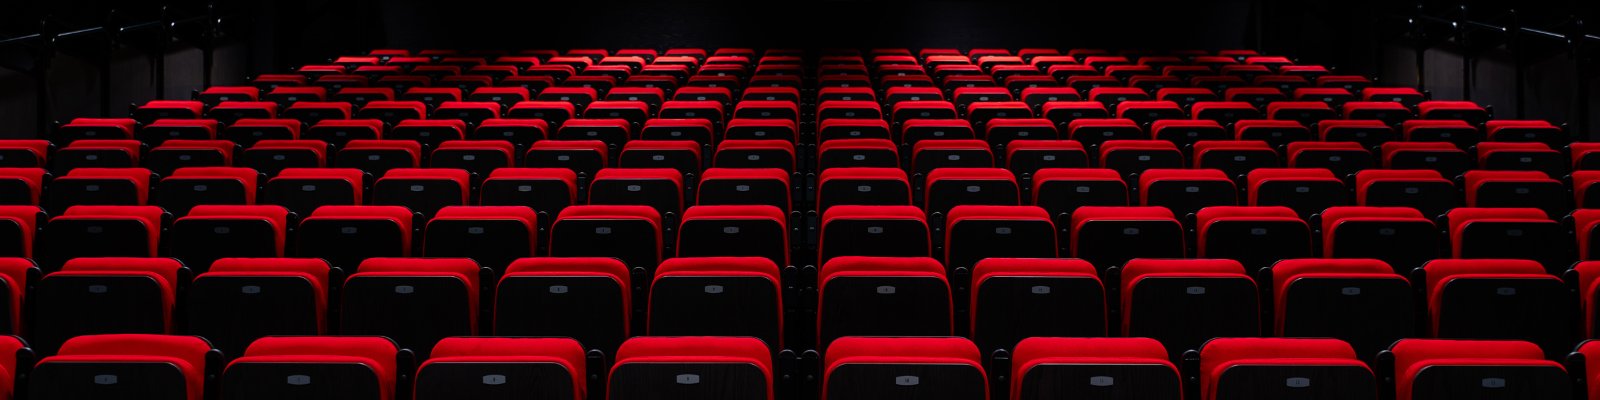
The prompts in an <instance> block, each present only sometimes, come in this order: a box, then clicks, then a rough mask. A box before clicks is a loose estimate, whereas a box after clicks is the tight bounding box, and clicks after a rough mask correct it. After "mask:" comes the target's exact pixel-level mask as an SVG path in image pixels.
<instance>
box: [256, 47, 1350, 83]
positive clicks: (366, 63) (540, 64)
mask: <svg viewBox="0 0 1600 400" xmlns="http://www.w3.org/2000/svg"><path fill="white" fill-rule="evenodd" d="M751 60H752V58H751V57H749V56H712V57H709V58H694V57H682V56H668V57H663V58H661V59H654V58H653V57H649V58H647V57H641V56H617V57H598V58H586V57H571V56H568V57H550V58H544V59H541V58H538V57H523V56H517V57H508V56H503V57H500V58H497V59H494V60H493V63H491V62H490V58H487V57H445V58H438V59H436V58H425V57H399V59H394V58H389V59H387V60H385V59H384V58H380V57H341V58H339V59H336V60H332V62H331V65H307V66H305V67H302V68H300V69H299V70H298V71H296V74H294V75H267V76H263V77H262V78H263V79H260V80H262V81H263V82H261V83H258V86H260V87H262V88H264V89H270V88H276V87H282V86H285V85H288V86H306V85H307V84H315V85H319V86H327V87H333V88H338V87H341V86H343V85H351V84H353V85H358V86H365V85H367V84H368V83H370V82H372V81H384V80H388V81H390V82H388V83H398V84H400V85H401V87H405V86H409V85H414V84H416V82H418V81H419V80H411V79H404V80H403V79H400V78H426V79H420V82H421V83H423V84H427V83H431V82H432V81H435V80H437V81H441V82H440V83H447V84H460V85H463V86H466V87H473V86H487V85H491V84H493V83H494V81H496V80H503V79H508V78H536V79H516V81H517V82H518V83H519V84H521V83H523V82H533V83H534V85H540V86H547V85H549V83H550V82H552V81H562V80H567V79H570V78H572V77H574V76H576V77H578V78H580V79H582V80H583V85H585V86H589V85H592V84H601V85H603V86H604V88H609V87H612V86H615V83H616V81H618V80H628V79H631V78H632V76H633V75H635V74H638V75H642V76H647V77H650V78H664V79H659V80H657V79H652V80H651V82H650V83H652V84H653V83H664V84H666V85H668V86H672V87H675V86H677V83H678V82H679V81H684V80H687V81H690V82H689V83H690V85H691V86H694V84H695V83H696V82H693V81H695V80H700V81H701V83H702V84H706V85H710V86H716V85H717V84H719V83H731V84H732V85H733V86H734V87H735V88H737V86H739V85H740V84H741V83H742V81H743V80H745V79H749V80H750V84H751V86H768V85H770V86H772V87H780V86H787V87H798V86H800V85H801V83H800V82H801V79H799V78H800V77H802V76H806V77H810V76H815V77H816V78H817V81H818V82H819V83H821V84H822V85H824V86H852V85H853V83H855V82H864V83H865V82H866V79H865V76H867V75H869V74H868V68H867V65H866V64H867V62H866V61H865V60H863V59H862V58H861V57H859V56H853V57H852V56H828V57H822V58H820V59H818V60H816V64H815V71H814V72H813V73H808V72H807V71H806V69H807V68H806V66H805V65H804V64H805V61H804V60H803V59H802V58H800V57H793V56H774V57H762V58H760V59H759V61H756V62H752V61H751ZM1137 60H1138V65H1134V62H1133V61H1131V60H1130V59H1129V58H1125V57H1110V56H1090V57H1085V58H1084V59H1083V63H1082V64H1081V65H1080V64H1079V61H1078V59H1077V58H1075V57H1073V56H1059V55H1047V56H1043V57H1039V58H1035V57H1033V56H1031V55H1030V56H1028V57H1021V56H1018V57H1013V56H997V55H985V56H979V57H973V58H971V59H964V58H963V57H959V56H931V57H930V58H928V59H926V60H921V61H919V60H917V59H916V58H914V57H911V56H904V55H889V56H874V57H873V58H872V63H871V64H872V65H871V67H872V74H871V75H872V76H874V77H877V78H879V79H881V80H885V81H887V80H890V79H893V78H922V81H924V82H928V84H927V86H931V81H928V80H927V76H928V75H932V76H934V77H938V78H940V79H944V80H947V81H948V80H950V78H952V77H955V78H967V79H970V78H974V77H978V78H984V79H989V80H988V83H989V85H991V86H992V85H993V83H994V81H995V80H1000V79H1005V80H1007V81H1010V80H1011V79H1013V78H1035V77H1038V78H1067V77H1073V76H1080V75H1096V76H1099V75H1102V73H1103V74H1104V76H1105V77H1107V78H1111V77H1115V78H1120V79H1123V80H1129V79H1131V78H1150V77H1152V76H1159V77H1161V78H1169V79H1176V78H1178V77H1183V78H1192V77H1194V76H1201V75H1217V74H1219V73H1220V74H1221V75H1223V76H1226V77H1228V78H1233V79H1235V80H1238V79H1239V77H1244V78H1257V77H1258V76H1261V75H1269V76H1270V75H1274V74H1281V77H1284V78H1296V79H1299V81H1300V83H1301V84H1306V83H1308V82H1307V81H1306V79H1318V80H1319V81H1321V80H1327V78H1336V79H1335V81H1337V82H1339V83H1341V84H1343V85H1346V87H1352V86H1353V87H1356V88H1363V87H1365V86H1366V85H1370V83H1371V82H1370V81H1368V80H1366V79H1365V78H1362V77H1355V76H1330V72H1329V70H1328V69H1326V68H1323V67H1321V66H1314V65H1311V66H1296V65H1292V64H1293V62H1292V61H1290V60H1288V59H1285V58H1281V57H1246V58H1243V61H1244V65H1239V62H1238V61H1237V60H1236V59H1234V58H1227V57H1194V58H1191V59H1189V60H1185V59H1183V58H1178V57H1142V58H1137ZM702 61H703V62H704V65H701V62H702ZM923 61H925V62H926V65H923V64H922V62H923ZM434 62H437V64H433V63H434ZM1191 62H1192V63H1193V64H1191ZM380 63H382V64H383V65H379V64H380ZM752 67H754V71H752V70H751V68H752ZM1046 71H1048V74H1046V73H1045V72H1046ZM580 73H581V74H582V75H579V74H580ZM691 75H692V76H691ZM1046 75H1048V76H1046ZM858 76H859V77H861V79H860V80H859V81H858V80H856V79H855V78H856V77H858ZM991 76H992V79H990V78H991ZM585 78H592V79H585ZM696 78H716V79H715V80H713V79H696ZM839 78H843V79H839ZM830 80H833V81H835V82H828V81H830ZM402 82H404V83H402ZM915 82H917V81H916V80H915V79H911V80H908V81H907V82H906V86H910V85H911V84H912V83H915ZM976 82H977V81H972V82H960V83H958V84H964V85H966V86H968V87H971V86H972V85H973V84H974V83H976ZM896 83H897V84H898V83H900V82H896ZM1051 83H1054V82H1051ZM1163 83H1164V82H1163ZM1274 83H1276V82H1274ZM604 88H602V90H604Z"/></svg>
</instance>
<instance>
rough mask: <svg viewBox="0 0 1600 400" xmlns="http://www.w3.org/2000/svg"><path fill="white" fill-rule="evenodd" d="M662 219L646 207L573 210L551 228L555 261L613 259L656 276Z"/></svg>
mask: <svg viewBox="0 0 1600 400" xmlns="http://www.w3.org/2000/svg"><path fill="white" fill-rule="evenodd" d="M662 227H663V225H662V221H661V215H660V214H659V213H658V212H656V210H655V209H654V208H650V207H645V206H596V205H588V206H572V207H567V208H566V209H564V210H561V213H560V214H559V215H557V216H556V220H555V223H554V224H553V225H551V227H550V256H551V257H612V258H616V259H618V260H622V262H623V263H625V264H626V265H627V267H628V269H629V270H635V269H643V270H644V271H646V272H650V273H654V271H655V268H656V264H659V263H660V262H661V258H662V257H663V256H662V247H661V243H662V240H663V238H662Z"/></svg>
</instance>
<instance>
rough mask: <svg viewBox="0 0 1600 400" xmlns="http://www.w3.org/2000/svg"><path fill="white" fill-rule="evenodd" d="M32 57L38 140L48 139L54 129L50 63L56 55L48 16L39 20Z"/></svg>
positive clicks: (54, 41)
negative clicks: (34, 50)
mask: <svg viewBox="0 0 1600 400" xmlns="http://www.w3.org/2000/svg"><path fill="white" fill-rule="evenodd" d="M36 51H37V53H35V54H34V55H33V84H34V92H35V96H36V97H35V101H36V103H37V105H36V106H35V108H36V110H35V111H36V112H37V113H38V118H39V119H38V124H39V139H49V138H50V131H51V130H52V129H53V128H54V125H55V124H54V123H52V122H51V120H52V119H53V118H54V117H53V114H54V112H53V111H52V110H51V108H52V107H51V101H50V63H51V59H53V58H55V55H56V35H55V33H54V32H51V31H50V16H48V15H46V16H44V17H42V18H39V47H38V49H37V50H36Z"/></svg>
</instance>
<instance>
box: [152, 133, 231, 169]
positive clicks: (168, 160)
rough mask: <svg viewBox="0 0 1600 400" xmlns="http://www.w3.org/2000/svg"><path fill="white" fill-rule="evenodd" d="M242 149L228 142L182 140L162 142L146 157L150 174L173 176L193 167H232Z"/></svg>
mask: <svg viewBox="0 0 1600 400" xmlns="http://www.w3.org/2000/svg"><path fill="white" fill-rule="evenodd" d="M239 152H240V148H239V146H238V145H235V144H233V142H229V141H226V140H182V139H174V140H168V141H164V142H162V144H161V145H160V147H156V148H154V149H151V150H150V153H149V154H146V155H145V165H146V166H147V167H149V169H150V172H154V173H156V174H157V175H161V176H172V172H173V171H176V170H179V169H182V168H191V167H231V166H233V161H234V156H235V155H237V154H239Z"/></svg>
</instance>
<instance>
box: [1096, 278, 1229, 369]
mask: <svg viewBox="0 0 1600 400" xmlns="http://www.w3.org/2000/svg"><path fill="white" fill-rule="evenodd" d="M1107 277H1108V278H1109V279H1107V280H1113V279H1115V280H1117V281H1118V282H1121V283H1120V285H1121V289H1120V291H1121V293H1122V295H1121V302H1122V303H1121V307H1120V308H1119V309H1120V312H1121V315H1122V318H1121V320H1122V322H1121V323H1122V335H1123V336H1128V337H1148V338H1152V339H1156V340H1159V341H1161V344H1162V345H1164V346H1165V347H1166V349H1167V354H1168V359H1178V358H1179V356H1180V355H1182V354H1183V352H1184V351H1185V350H1189V349H1196V348H1200V346H1201V345H1202V344H1204V343H1205V341H1207V340H1210V339H1211V338H1216V337H1251V336H1257V335H1260V333H1261V325H1260V317H1261V312H1260V308H1259V302H1258V300H1257V298H1256V294H1257V289H1256V288H1257V287H1256V284H1255V281H1254V280H1252V279H1250V277H1249V276H1248V275H1245V271H1244V267H1243V266H1241V265H1239V262H1237V261H1233V260H1221V259H1203V260H1201V259H1197V260H1158V259H1134V260H1131V261H1128V263H1127V265H1125V266H1123V267H1122V268H1120V269H1119V270H1118V271H1116V273H1108V274H1107Z"/></svg>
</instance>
